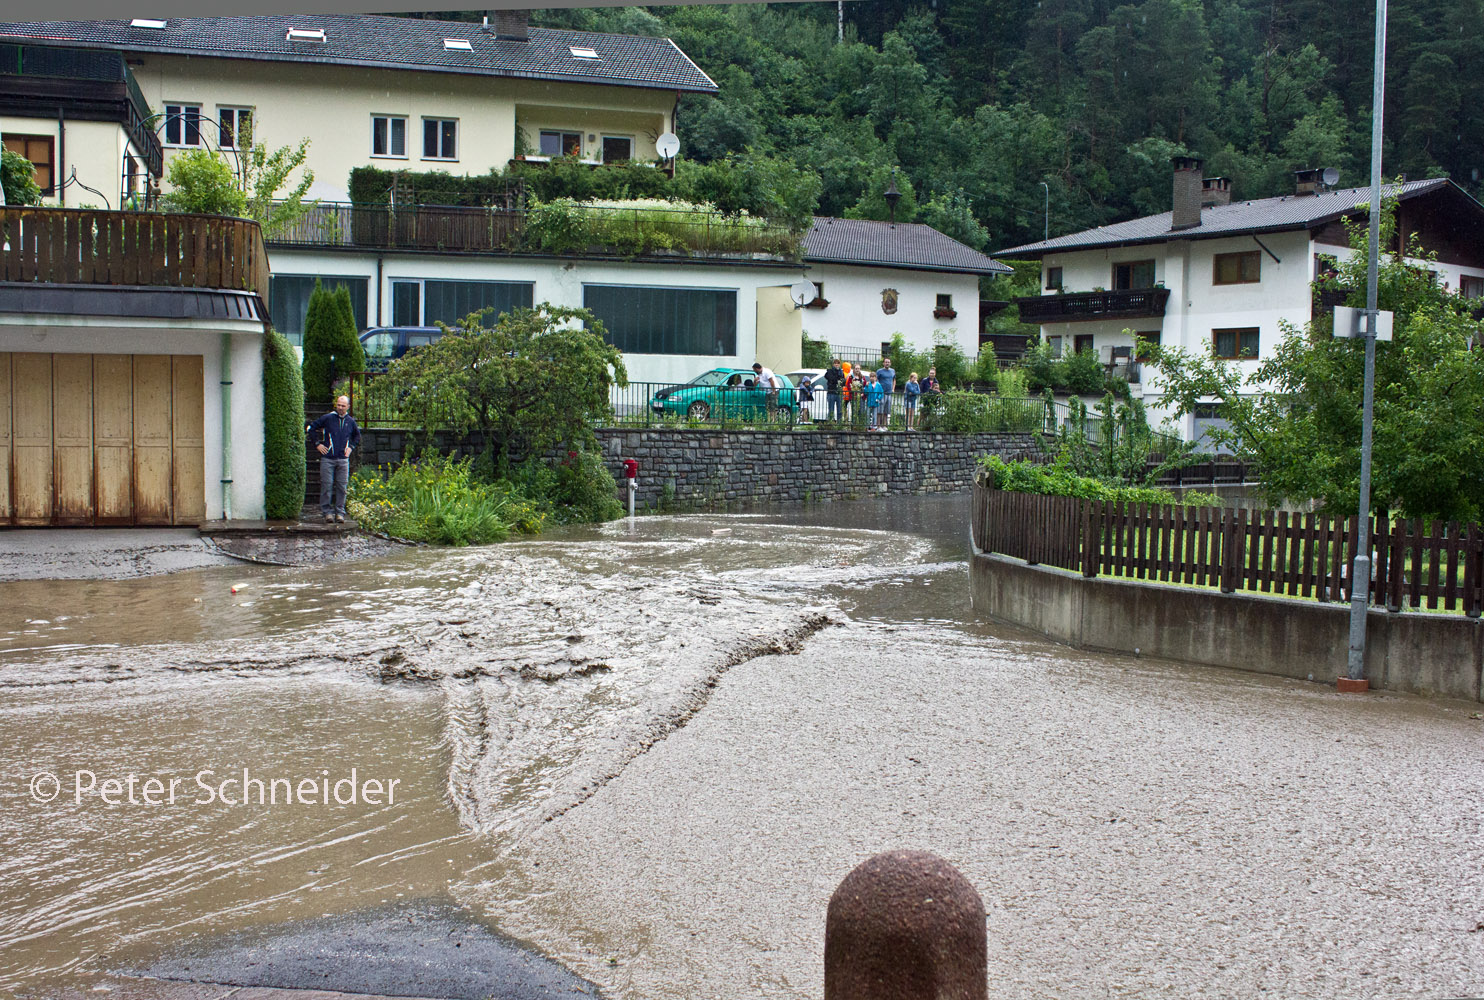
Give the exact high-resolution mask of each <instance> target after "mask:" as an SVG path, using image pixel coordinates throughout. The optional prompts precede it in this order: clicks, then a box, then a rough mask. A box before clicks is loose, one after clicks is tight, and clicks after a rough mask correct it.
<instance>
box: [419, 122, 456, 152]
mask: <svg viewBox="0 0 1484 1000" xmlns="http://www.w3.org/2000/svg"><path fill="white" fill-rule="evenodd" d="M458 158H459V121H458V119H457V118H424V119H423V159H425V160H457V159H458Z"/></svg>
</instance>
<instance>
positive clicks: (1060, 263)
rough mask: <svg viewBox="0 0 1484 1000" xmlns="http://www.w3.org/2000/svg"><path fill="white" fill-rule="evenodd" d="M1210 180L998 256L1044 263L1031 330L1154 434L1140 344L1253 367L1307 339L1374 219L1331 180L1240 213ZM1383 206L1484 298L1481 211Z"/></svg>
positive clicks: (1183, 168)
mask: <svg viewBox="0 0 1484 1000" xmlns="http://www.w3.org/2000/svg"><path fill="white" fill-rule="evenodd" d="M1202 166H1203V163H1202V161H1201V160H1199V159H1197V158H1194V157H1177V158H1175V160H1174V178H1173V205H1172V210H1171V211H1169V212H1163V213H1160V214H1159V215H1152V216H1146V217H1144V218H1140V219H1131V220H1129V221H1127V222H1120V223H1115V224H1113V225H1109V226H1100V227H1098V228H1096V229H1088V230H1084V231H1082V232H1078V233H1071V234H1068V235H1065V236H1058V237H1055V238H1054V239H1050V240H1044V241H1042V242H1038V243H1030V244H1026V245H1024V246H1018V247H1011V248H1009V249H1006V250H1003V251H1001V252H1000V253H999V254H997V255H996V256H999V257H1003V258H1007V259H1031V260H1040V261H1041V277H1042V282H1041V284H1042V291H1041V294H1040V295H1036V296H1031V297H1028V298H1022V299H1019V300H1017V303H1018V305H1019V306H1020V316H1021V319H1022V320H1024V321H1025V322H1028V323H1037V324H1039V325H1040V327H1041V336H1042V338H1043V339H1044V340H1046V341H1047V342H1048V343H1049V344H1050V345H1051V347H1052V349H1053V350H1054V351H1057V352H1071V351H1075V350H1094V351H1097V352H1098V354H1099V356H1100V357H1101V359H1102V360H1103V362H1104V363H1105V364H1106V365H1108V366H1109V368H1110V370H1111V371H1113V372H1114V373H1115V374H1122V375H1125V376H1126V377H1128V378H1129V380H1130V382H1131V383H1132V389H1133V391H1134V393H1135V395H1136V396H1139V397H1141V398H1143V399H1144V401H1145V403H1146V405H1147V406H1148V408H1149V412H1150V417H1151V421H1152V422H1154V423H1158V422H1159V421H1160V420H1161V419H1162V417H1163V416H1164V415H1165V414H1166V413H1167V412H1168V411H1167V410H1165V409H1164V408H1163V406H1162V397H1161V394H1160V393H1161V389H1160V385H1159V381H1158V377H1157V373H1155V372H1152V371H1141V367H1142V366H1140V365H1139V363H1138V359H1137V358H1135V357H1134V356H1133V347H1134V344H1133V338H1134V335H1135V334H1137V335H1138V336H1139V337H1142V338H1144V339H1146V340H1149V341H1153V342H1156V343H1160V344H1165V345H1175V346H1179V347H1183V348H1185V349H1187V350H1190V351H1193V352H1198V353H1205V352H1208V351H1209V352H1212V353H1214V354H1215V356H1216V357H1219V358H1224V359H1227V360H1230V361H1232V362H1235V363H1238V364H1240V365H1243V366H1247V365H1252V366H1254V367H1255V366H1256V364H1257V363H1259V362H1260V361H1262V360H1264V359H1266V358H1268V357H1269V356H1271V354H1272V353H1273V352H1274V351H1275V350H1276V349H1277V347H1278V344H1279V343H1280V341H1281V339H1282V328H1281V326H1282V324H1283V323H1285V322H1286V323H1291V324H1293V325H1294V326H1299V327H1301V326H1303V325H1304V324H1305V323H1307V322H1309V320H1310V319H1311V318H1312V316H1313V315H1314V313H1315V310H1316V309H1322V308H1327V307H1329V306H1332V305H1335V304H1337V303H1334V302H1328V301H1325V302H1319V301H1317V298H1316V296H1315V295H1314V292H1313V282H1314V281H1315V279H1316V278H1318V277H1320V276H1322V275H1323V273H1324V272H1325V271H1326V270H1327V269H1328V268H1330V267H1331V266H1332V265H1333V262H1335V261H1337V260H1342V259H1347V258H1348V257H1349V256H1351V254H1352V253H1353V251H1352V250H1351V249H1350V245H1349V239H1348V237H1347V234H1346V230H1345V226H1344V220H1346V219H1357V218H1359V219H1363V218H1364V217H1365V216H1366V215H1367V213H1368V206H1369V201H1370V189H1369V188H1345V189H1330V188H1328V187H1326V185H1325V184H1324V182H1323V179H1322V178H1323V171H1322V170H1317V169H1316V170H1301V171H1298V172H1297V173H1296V175H1295V176H1296V185H1295V190H1294V193H1293V194H1290V195H1283V196H1280V197H1276V198H1261V199H1254V200H1251V201H1240V200H1235V199H1233V197H1232V194H1233V192H1232V189H1231V183H1230V181H1228V180H1226V179H1225V178H1220V177H1215V178H1207V177H1205V176H1204V175H1203V171H1202ZM1385 194H1386V196H1387V197H1389V198H1395V199H1396V200H1397V202H1398V213H1399V218H1398V223H1399V224H1398V227H1397V228H1398V231H1399V233H1404V234H1411V233H1415V234H1417V235H1418V237H1419V239H1420V241H1421V244H1422V246H1423V247H1424V248H1426V249H1428V250H1430V251H1434V252H1436V254H1437V260H1436V261H1430V262H1423V261H1417V262H1416V263H1417V265H1418V266H1419V267H1427V268H1429V269H1431V270H1432V271H1433V272H1434V274H1435V275H1436V278H1437V280H1438V281H1439V282H1441V283H1443V284H1444V285H1445V286H1446V287H1448V288H1450V289H1453V290H1455V291H1456V292H1457V293H1458V294H1461V295H1464V296H1468V297H1470V298H1480V297H1484V205H1481V204H1480V203H1479V202H1478V201H1476V200H1475V199H1474V198H1472V197H1470V196H1469V195H1468V193H1467V192H1465V191H1464V190H1463V189H1462V188H1460V187H1459V186H1458V185H1457V184H1455V183H1453V182H1452V181H1450V180H1447V179H1446V178H1433V179H1428V180H1421V181H1406V182H1403V183H1400V184H1390V185H1387V186H1386V189H1385ZM1398 239H1399V240H1400V239H1401V237H1400V236H1399V237H1398ZM1400 246H1401V244H1400V243H1398V245H1396V246H1393V247H1391V248H1390V250H1391V252H1399V251H1400ZM1383 249H1385V248H1383ZM1214 419H1215V418H1214V406H1213V407H1212V408H1211V409H1210V410H1198V411H1197V412H1196V413H1194V414H1189V415H1187V416H1186V417H1184V418H1183V419H1182V420H1181V422H1180V424H1179V427H1178V430H1179V432H1180V435H1181V437H1183V438H1185V439H1186V440H1199V439H1200V438H1201V437H1202V436H1203V434H1204V432H1205V430H1206V429H1207V428H1208V427H1209V426H1210V425H1211V422H1212V421H1213V420H1214Z"/></svg>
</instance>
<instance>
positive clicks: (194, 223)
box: [0, 207, 268, 301]
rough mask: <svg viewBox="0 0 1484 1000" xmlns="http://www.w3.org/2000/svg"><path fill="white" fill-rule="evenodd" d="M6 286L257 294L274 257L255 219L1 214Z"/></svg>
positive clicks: (1, 276) (0, 273) (1, 268)
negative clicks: (141, 287) (157, 288)
mask: <svg viewBox="0 0 1484 1000" xmlns="http://www.w3.org/2000/svg"><path fill="white" fill-rule="evenodd" d="M0 281H25V282H57V283H63V284H84V285H164V286H170V287H177V288H217V289H234V290H237V291H245V292H257V293H258V294H259V295H260V296H262V297H263V299H264V300H265V301H266V300H267V298H268V255H267V253H266V252H264V250H263V237H262V233H261V232H260V231H259V230H258V224H257V223H256V222H252V221H250V220H248V219H229V218H223V217H220V216H211V215H166V214H161V213H154V212H106V211H98V210H95V209H67V208H29V207H26V208H17V207H0Z"/></svg>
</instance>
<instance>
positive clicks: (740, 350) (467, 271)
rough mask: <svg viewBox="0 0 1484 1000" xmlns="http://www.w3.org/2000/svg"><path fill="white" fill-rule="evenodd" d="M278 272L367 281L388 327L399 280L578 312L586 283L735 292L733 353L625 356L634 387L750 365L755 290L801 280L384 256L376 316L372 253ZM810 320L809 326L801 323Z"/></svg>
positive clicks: (370, 317)
mask: <svg viewBox="0 0 1484 1000" xmlns="http://www.w3.org/2000/svg"><path fill="white" fill-rule="evenodd" d="M271 263H272V265H273V271H274V273H275V274H335V275H364V276H365V277H366V278H368V279H369V282H368V292H367V297H368V300H369V301H368V302H367V308H366V316H367V321H368V323H370V325H372V326H389V325H391V317H392V311H391V310H392V288H391V286H392V282H393V280H395V279H399V278H440V279H451V280H457V281H529V282H532V283H533V285H534V286H535V287H534V288H533V290H532V301H534V302H536V303H541V302H550V303H551V304H553V305H563V306H574V307H581V306H582V304H583V288H582V286H583V285H584V284H589V283H591V284H609V285H653V286H661V287H666V288H718V289H728V290H733V291H735V292H736V293H737V353H736V354H735V355H726V356H716V355H682V354H625V355H624V364H625V365H626V366H627V367H628V374H629V378H630V380H632V381H636V382H675V381H682V382H683V381H686V380H688V379H690V378H692V377H694V376H695V375H698V374H700V373H701V372H703V371H707V370H708V369H711V368H715V367H717V366H720V365H741V366H742V367H748V366H750V365H751V364H752V363H753V360H754V359H755V357H756V351H757V322H758V316H757V290H758V289H759V288H780V287H787V286H788V285H790V284H792V283H793V282H794V281H796V280H798V278H797V275H798V272H797V271H796V270H794V269H792V268H774V267H752V266H738V265H727V264H722V263H716V264H705V265H691V266H682V265H673V264H656V263H652V262H640V261H632V262H631V261H591V260H581V261H563V260H546V259H540V258H478V257H437V256H432V255H426V254H424V255H417V254H403V255H386V256H384V257H383V258H382V266H381V281H380V288H381V304H380V306H381V309H380V314H379V315H378V312H377V297H376V290H377V279H376V269H377V258H376V257H375V256H374V255H369V254H366V255H363V254H338V253H322V252H321V253H315V252H307V251H296V250H276V251H274V252H273V254H272V258H271ZM806 322H807V321H806Z"/></svg>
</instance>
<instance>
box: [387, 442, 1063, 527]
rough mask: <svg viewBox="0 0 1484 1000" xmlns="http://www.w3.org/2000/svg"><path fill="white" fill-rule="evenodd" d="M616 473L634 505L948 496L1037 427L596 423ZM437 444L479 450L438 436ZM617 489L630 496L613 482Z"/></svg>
mask: <svg viewBox="0 0 1484 1000" xmlns="http://www.w3.org/2000/svg"><path fill="white" fill-rule="evenodd" d="M597 433H598V439H599V441H600V442H601V443H602V446H603V457H604V459H605V462H606V464H607V466H608V468H609V469H610V470H611V471H612V472H613V475H614V477H615V478H619V477H621V475H622V469H623V460H624V459H626V458H632V459H634V460H636V461H637V462H638V463H639V493H638V502H639V505H640V506H641V507H644V506H648V507H652V508H659V507H667V508H668V507H674V508H675V509H724V508H731V509H738V508H744V507H753V506H760V505H766V504H770V503H797V502H815V501H823V500H855V499H859V498H863V497H871V496H885V495H887V494H891V493H901V494H918V493H954V492H958V491H960V490H966V489H968V488H969V487H970V486H972V485H973V482H974V465H975V462H976V461H977V460H978V458H979V456H980V455H984V454H995V455H999V456H1001V457H1003V458H1006V459H1009V458H1014V457H1019V456H1038V455H1040V454H1041V453H1042V447H1043V440H1044V439H1043V438H1042V437H1041V435H1039V434H1028V433H1003V434H921V433H905V432H890V433H882V434H872V433H868V432H864V431H841V432H816V431H791V432H789V431H784V432H780V431H714V430H690V429H677V428H651V429H645V430H620V429H611V430H600V431H598V432H597ZM411 441H412V435H411V434H410V433H408V432H406V431H397V430H366V431H363V432H362V442H361V454H362V460H363V461H366V462H375V463H376V464H378V465H386V464H389V463H393V462H398V461H401V458H402V455H403V453H404V451H405V450H406V449H407V447H408V446H409V445H410V444H411ZM436 444H437V447H438V448H439V449H440V450H442V451H448V450H450V449H451V448H455V447H457V448H459V449H460V450H461V451H463V452H464V453H466V454H467V453H468V452H469V451H471V450H473V449H474V448H476V447H477V445H478V442H477V441H475V440H472V439H462V440H455V439H454V438H453V436H452V435H442V434H440V435H438V439H437V442H436ZM619 486H620V488H621V489H620V495H621V496H624V497H625V498H627V494H626V493H625V492H623V491H622V486H623V483H622V482H620V483H619Z"/></svg>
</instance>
